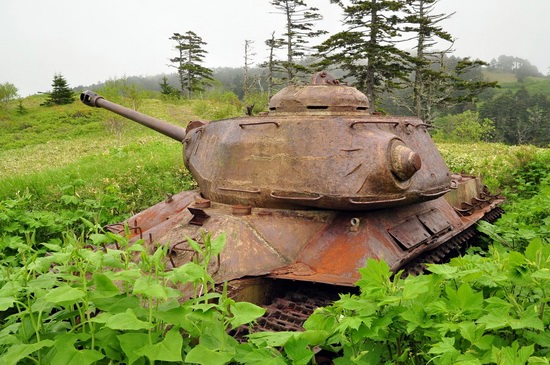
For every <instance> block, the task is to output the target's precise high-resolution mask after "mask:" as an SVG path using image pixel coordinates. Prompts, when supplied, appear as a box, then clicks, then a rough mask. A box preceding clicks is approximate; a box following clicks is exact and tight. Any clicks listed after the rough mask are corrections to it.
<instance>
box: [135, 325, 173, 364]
mask: <svg viewBox="0 0 550 365" xmlns="http://www.w3.org/2000/svg"><path fill="white" fill-rule="evenodd" d="M182 347H183V338H182V337H181V334H180V333H179V330H178V328H177V327H174V328H172V329H171V330H170V331H168V333H166V335H165V336H164V339H163V340H162V341H160V342H157V343H155V344H153V345H146V346H143V347H142V348H140V349H139V350H137V351H136V354H137V355H140V356H146V357H147V358H148V359H149V360H150V361H151V363H153V362H154V361H179V362H181V361H182V357H181V352H182Z"/></svg>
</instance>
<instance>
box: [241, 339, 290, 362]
mask: <svg viewBox="0 0 550 365" xmlns="http://www.w3.org/2000/svg"><path fill="white" fill-rule="evenodd" d="M235 361H236V362H238V363H239V364H247V365H287V362H286V361H285V360H284V359H283V356H282V355H281V353H280V352H279V351H277V350H275V349H271V348H256V347H254V346H252V345H250V344H242V345H240V346H239V347H238V348H237V355H235Z"/></svg>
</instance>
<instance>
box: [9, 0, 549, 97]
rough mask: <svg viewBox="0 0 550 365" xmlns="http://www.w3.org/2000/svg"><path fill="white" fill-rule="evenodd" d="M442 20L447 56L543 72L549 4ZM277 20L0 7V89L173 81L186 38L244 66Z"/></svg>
mask: <svg viewBox="0 0 550 365" xmlns="http://www.w3.org/2000/svg"><path fill="white" fill-rule="evenodd" d="M306 2H307V3H308V4H309V5H310V6H316V7H318V8H319V9H321V12H322V14H323V16H324V17H325V20H324V21H323V23H320V27H321V28H324V29H326V30H329V31H330V33H335V32H337V31H339V30H341V29H342V28H341V26H340V23H339V20H340V19H341V15H340V9H339V7H337V6H336V5H332V4H330V2H329V0H307V1H306ZM437 9H438V11H439V12H443V13H451V12H456V13H455V15H454V16H452V17H451V19H449V20H448V21H446V23H444V29H445V30H447V31H448V32H450V33H451V34H452V35H453V36H454V37H455V38H457V41H456V42H455V46H454V49H455V53H454V55H456V56H459V57H466V56H471V57H473V58H480V59H482V60H484V61H487V62H488V61H490V60H491V59H492V58H497V57H498V56H499V55H501V54H506V55H510V56H517V57H521V58H525V59H528V60H529V61H530V62H531V63H532V64H534V65H535V66H537V67H538V68H539V71H541V72H542V73H544V74H546V73H547V72H548V70H549V67H550V0H523V1H518V0H440V2H439V4H438V7H437ZM283 24H284V19H283V18H282V16H281V15H278V14H275V13H274V8H273V7H272V6H271V5H270V4H269V0H235V1H230V0H156V1H153V0H91V1H78V0H0V83H4V82H10V83H12V84H14V85H15V86H16V87H17V88H18V89H19V94H20V95H22V96H26V95H29V94H34V93H36V92H38V91H49V90H50V88H51V83H52V79H53V76H54V74H55V73H61V74H62V75H63V76H64V77H65V79H66V80H67V81H68V83H69V85H70V86H77V85H89V84H92V83H96V82H101V81H105V80H107V79H109V78H115V77H123V76H134V75H155V74H161V73H171V72H173V69H172V68H170V67H168V66H167V65H168V64H169V58H171V57H174V55H175V52H174V50H173V46H174V42H173V41H171V40H169V38H170V37H171V36H172V34H173V33H175V32H178V33H184V32H186V31H188V30H192V31H194V32H195V33H197V34H198V35H199V36H200V37H202V39H203V41H205V42H206V43H207V46H206V47H205V48H206V50H207V51H208V54H207V55H206V58H205V66H207V67H211V68H212V67H221V66H230V67H242V65H243V62H244V58H243V57H244V41H245V39H249V40H253V41H254V45H253V47H254V52H255V53H256V54H257V55H256V57H255V61H256V63H261V62H263V61H264V60H265V58H266V57H267V50H266V47H265V44H264V41H265V40H266V39H268V38H270V36H271V33H272V32H273V31H274V30H275V31H277V33H278V34H281V33H282V29H283Z"/></svg>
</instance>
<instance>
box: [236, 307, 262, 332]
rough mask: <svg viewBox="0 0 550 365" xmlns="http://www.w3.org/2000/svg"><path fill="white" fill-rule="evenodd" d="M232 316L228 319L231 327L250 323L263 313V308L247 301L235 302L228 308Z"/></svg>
mask: <svg viewBox="0 0 550 365" xmlns="http://www.w3.org/2000/svg"><path fill="white" fill-rule="evenodd" d="M230 311H231V314H233V317H232V318H231V319H230V322H231V325H232V326H233V328H236V327H239V326H241V325H243V324H245V323H250V322H252V321H254V320H256V319H258V318H259V317H261V316H263V315H264V314H265V309H264V308H262V307H258V306H257V305H255V304H252V303H247V302H237V303H235V304H234V305H232V306H231V308H230Z"/></svg>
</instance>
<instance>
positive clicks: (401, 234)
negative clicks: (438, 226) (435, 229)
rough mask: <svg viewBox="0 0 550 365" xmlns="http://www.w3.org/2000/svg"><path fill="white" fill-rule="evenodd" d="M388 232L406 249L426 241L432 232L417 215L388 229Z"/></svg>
mask: <svg viewBox="0 0 550 365" xmlns="http://www.w3.org/2000/svg"><path fill="white" fill-rule="evenodd" d="M388 233H389V234H390V235H391V236H392V237H393V238H394V239H395V240H396V241H397V242H398V243H399V244H400V245H401V246H402V248H403V249H405V250H410V249H411V248H414V247H416V246H418V245H420V244H421V243H424V242H426V241H427V240H428V239H429V238H430V237H431V234H430V233H429V232H428V231H427V230H426V228H425V227H424V224H422V222H421V221H420V219H418V217H417V216H416V215H415V216H412V217H409V218H407V220H405V221H403V222H401V223H400V224H398V225H397V226H395V227H393V228H390V229H388Z"/></svg>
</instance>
